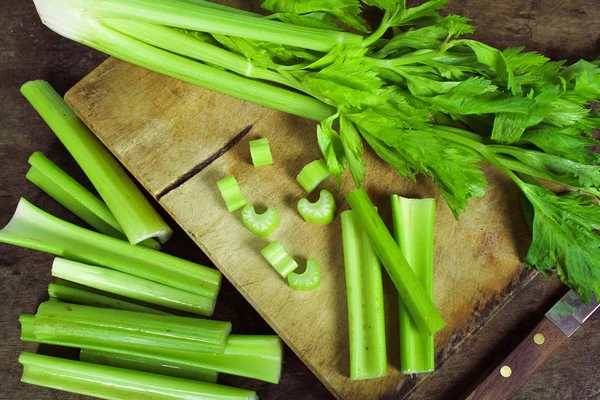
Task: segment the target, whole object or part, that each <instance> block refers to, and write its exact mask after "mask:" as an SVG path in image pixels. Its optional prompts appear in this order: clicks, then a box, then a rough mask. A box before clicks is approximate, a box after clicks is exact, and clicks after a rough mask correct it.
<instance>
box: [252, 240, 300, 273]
mask: <svg viewBox="0 0 600 400" xmlns="http://www.w3.org/2000/svg"><path fill="white" fill-rule="evenodd" d="M260 253H261V254H262V255H263V257H264V258H266V259H267V261H268V262H269V264H271V266H272V267H273V268H275V270H276V271H277V272H279V275H281V276H282V277H284V278H286V277H287V276H288V275H289V273H290V272H292V271H294V270H295V269H296V268H298V264H297V263H296V261H294V259H293V258H292V257H290V256H289V254H288V253H287V251H285V249H284V248H283V246H282V245H281V243H279V241H277V240H275V241H274V242H271V243H269V244H268V245H267V247H265V248H264V249H262V250H261V252H260Z"/></svg>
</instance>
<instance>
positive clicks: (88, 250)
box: [0, 199, 221, 299]
mask: <svg viewBox="0 0 600 400" xmlns="http://www.w3.org/2000/svg"><path fill="white" fill-rule="evenodd" d="M0 242H4V243H9V244H13V245H16V246H22V247H28V248H31V249H35V250H40V251H45V252H47V253H51V254H55V255H57V256H60V257H64V258H67V259H70V260H74V261H81V262H85V263H90V264H95V265H100V266H102V267H107V268H111V269H114V270H117V271H121V272H124V273H127V274H130V275H134V276H138V277H140V278H144V279H148V280H151V281H154V282H158V283H162V284H163V285H167V286H171V287H174V288H177V289H181V290H185V291H188V292H190V293H195V294H199V295H201V296H205V297H208V298H210V299H214V298H216V297H217V294H218V292H219V288H220V286H221V273H220V272H219V271H217V270H215V269H213V268H208V267H205V266H202V265H198V264H194V263H192V262H189V261H186V260H182V259H180V258H177V257H173V256H170V255H168V254H164V253H161V252H160V251H156V250H152V249H147V248H145V247H141V246H132V245H130V244H129V243H128V242H125V241H123V240H119V239H115V238H112V237H110V236H106V235H102V234H100V233H97V232H93V231H90V230H87V229H84V228H81V227H79V226H77V225H73V224H71V223H68V222H66V221H63V220H61V219H59V218H56V217H54V216H52V215H50V214H48V213H46V212H44V211H42V210H40V209H39V208H37V207H35V206H34V205H32V204H31V203H29V202H28V201H27V200H25V199H21V200H20V201H19V205H18V206H17V210H16V211H15V214H14V216H13V217H12V219H11V220H10V222H9V223H8V225H6V226H5V227H4V228H3V229H2V230H0Z"/></svg>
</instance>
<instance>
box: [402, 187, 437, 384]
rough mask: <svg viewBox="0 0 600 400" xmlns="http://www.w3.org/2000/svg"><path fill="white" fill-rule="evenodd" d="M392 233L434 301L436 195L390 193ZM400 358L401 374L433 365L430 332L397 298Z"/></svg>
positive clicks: (429, 368)
mask: <svg viewBox="0 0 600 400" xmlns="http://www.w3.org/2000/svg"><path fill="white" fill-rule="evenodd" d="M392 218H393V221H394V236H395V237H396V241H397V242H398V245H399V246H400V251H402V254H404V256H405V257H406V261H408V264H409V265H410V266H411V268H412V269H413V271H415V274H416V275H417V278H418V279H419V282H420V283H421V285H423V289H424V290H425V292H426V293H427V295H428V296H429V298H430V299H431V300H432V301H433V232H434V221H435V219H434V218H435V199H406V198H404V197H400V196H396V195H392ZM399 313H400V314H399V321H400V361H401V368H402V373H403V374H420V373H424V372H431V371H433V370H434V369H435V359H434V357H435V352H434V350H435V348H434V340H433V335H426V334H423V333H421V331H420V330H419V328H418V327H417V325H416V324H415V322H414V321H413V320H412V318H411V317H410V314H409V313H408V310H407V309H406V307H405V306H404V304H403V303H402V300H400V303H399Z"/></svg>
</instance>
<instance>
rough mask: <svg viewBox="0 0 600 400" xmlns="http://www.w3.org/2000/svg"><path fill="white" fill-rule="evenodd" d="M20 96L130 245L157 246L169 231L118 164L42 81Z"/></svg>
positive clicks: (168, 234)
mask: <svg viewBox="0 0 600 400" xmlns="http://www.w3.org/2000/svg"><path fill="white" fill-rule="evenodd" d="M21 93H23V95H24V96H25V98H27V100H29V102H30V103H31V105H32V106H33V107H34V108H35V109H36V111H37V112H38V113H39V114H40V116H41V117H42V118H43V119H44V121H46V123H47V124H48V126H49V127H50V128H51V129H52V131H54V133H55V134H56V136H57V137H58V139H59V140H60V141H61V142H62V143H63V144H64V146H65V147H66V148H67V150H68V151H69V153H71V155H72V156H73V158H74V159H75V161H77V164H79V166H81V169H82V170H83V172H85V174H86V175H87V177H88V178H89V180H90V181H91V182H92V184H93V185H94V187H95V188H96V190H97V191H98V193H100V196H101V197H102V200H104V202H105V203H106V205H107V206H108V208H109V209H110V211H111V212H112V214H113V215H114V217H115V219H116V220H117V221H118V223H119V225H120V226H121V228H122V229H123V231H124V232H125V235H126V236H127V238H128V239H129V242H131V243H132V244H137V243H140V242H142V241H144V240H146V239H148V238H152V237H156V238H158V239H159V241H160V242H161V243H165V242H167V241H168V240H169V238H170V237H171V235H172V234H173V231H172V230H171V228H169V226H168V225H167V224H166V223H165V221H164V220H163V219H162V218H161V217H160V215H158V213H157V212H156V210H154V208H152V205H151V204H150V203H149V202H148V200H147V199H146V198H145V197H144V195H143V194H142V192H141V191H140V190H139V189H138V187H137V186H136V185H135V183H134V182H133V181H132V180H131V178H130V177H129V176H128V175H127V173H126V172H125V171H124V170H123V168H122V167H121V165H120V164H119V162H118V161H117V160H116V159H115V158H114V157H113V155H112V154H111V153H110V152H109V151H108V150H107V149H106V147H104V145H103V144H102V143H101V142H100V140H98V138H96V136H94V134H93V133H92V132H91V131H90V130H89V129H88V127H87V126H85V124H84V123H83V122H82V121H81V120H80V119H79V117H77V115H76V114H75V113H74V112H73V110H71V108H70V107H69V106H68V105H67V103H65V101H64V100H63V99H62V98H61V97H60V96H59V95H58V93H56V91H55V90H54V89H53V88H52V87H51V86H50V85H49V84H48V82H44V81H31V82H27V83H26V84H24V85H23V86H22V87H21Z"/></svg>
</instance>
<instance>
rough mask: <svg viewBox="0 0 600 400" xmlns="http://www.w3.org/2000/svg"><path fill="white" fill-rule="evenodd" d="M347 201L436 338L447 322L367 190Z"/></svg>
mask: <svg viewBox="0 0 600 400" xmlns="http://www.w3.org/2000/svg"><path fill="white" fill-rule="evenodd" d="M346 199H347V200H348V203H349V204H350V207H351V208H352V210H353V211H354V212H355V213H356V217H357V219H358V221H359V222H360V225H361V226H362V228H363V229H364V230H365V232H366V233H367V235H368V237H369V239H370V240H371V244H372V245H373V248H374V249H375V253H376V254H377V256H378V257H379V259H380V260H381V263H382V264H383V266H384V267H385V269H386V270H387V273H388V275H389V276H390V278H391V279H392V282H394V285H395V286H396V289H397V290H398V293H399V295H400V298H401V299H402V302H403V303H404V304H405V305H406V308H407V309H408V311H409V313H410V315H411V317H412V318H413V320H414V321H415V323H416V325H417V326H418V327H419V330H420V331H421V332H423V334H429V335H432V334H434V333H436V332H437V331H439V330H440V329H442V328H443V327H444V325H445V323H444V320H443V319H442V317H441V315H440V313H439V312H438V311H437V309H436V308H435V305H434V304H433V301H432V300H431V298H430V296H428V295H427V293H426V292H425V290H424V289H423V286H422V285H421V284H420V282H419V279H418V278H417V275H416V274H415V273H414V271H413V270H412V268H411V267H410V265H408V262H407V261H406V258H405V257H404V255H403V254H402V252H401V251H400V248H399V247H398V245H397V244H396V242H395V241H394V238H393V237H392V235H391V234H390V232H389V231H388V229H387V227H386V226H385V224H384V223H383V221H382V220H381V217H380V216H379V214H378V213H377V210H376V208H375V206H373V203H371V200H370V199H369V196H368V195H367V192H366V191H365V189H364V188H361V189H358V190H355V191H354V192H350V193H348V194H346Z"/></svg>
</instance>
